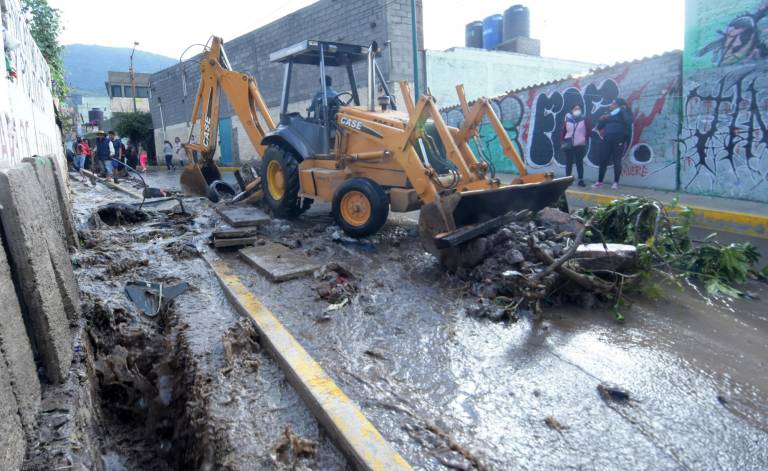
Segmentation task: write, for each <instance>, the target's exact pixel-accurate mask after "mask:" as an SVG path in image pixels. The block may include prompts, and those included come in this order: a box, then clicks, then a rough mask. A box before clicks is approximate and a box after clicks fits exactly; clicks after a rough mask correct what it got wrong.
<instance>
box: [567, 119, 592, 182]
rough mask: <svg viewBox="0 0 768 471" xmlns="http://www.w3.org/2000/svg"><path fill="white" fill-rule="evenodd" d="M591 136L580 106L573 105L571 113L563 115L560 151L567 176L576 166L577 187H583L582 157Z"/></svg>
mask: <svg viewBox="0 0 768 471" xmlns="http://www.w3.org/2000/svg"><path fill="white" fill-rule="evenodd" d="M591 134H592V126H591V125H590V124H589V121H588V120H587V119H586V118H585V117H584V114H583V112H582V110H581V105H579V104H576V105H573V107H572V108H571V111H570V112H569V113H568V114H567V115H565V125H564V126H563V138H562V144H561V145H560V150H562V151H563V154H565V174H566V175H567V176H569V177H570V176H571V173H572V172H573V166H574V165H576V174H577V175H578V177H579V179H578V185H579V186H584V156H585V155H587V140H588V139H589V136H590V135H591Z"/></svg>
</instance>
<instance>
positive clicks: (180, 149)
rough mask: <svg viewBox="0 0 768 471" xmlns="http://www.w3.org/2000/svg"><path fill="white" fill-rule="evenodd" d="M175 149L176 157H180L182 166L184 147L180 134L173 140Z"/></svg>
mask: <svg viewBox="0 0 768 471" xmlns="http://www.w3.org/2000/svg"><path fill="white" fill-rule="evenodd" d="M173 150H174V151H175V152H176V158H177V159H179V163H180V164H181V166H182V167H183V166H184V152H185V151H184V147H182V145H181V139H180V138H179V136H176V138H175V139H174V140H173Z"/></svg>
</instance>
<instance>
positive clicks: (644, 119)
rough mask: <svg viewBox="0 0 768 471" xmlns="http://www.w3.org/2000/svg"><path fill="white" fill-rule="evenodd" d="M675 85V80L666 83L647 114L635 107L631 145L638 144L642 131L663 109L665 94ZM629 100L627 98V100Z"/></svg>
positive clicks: (667, 94)
mask: <svg viewBox="0 0 768 471" xmlns="http://www.w3.org/2000/svg"><path fill="white" fill-rule="evenodd" d="M647 85H648V84H645V85H643V87H642V88H641V90H644V89H645V87H646V86H647ZM674 85H675V81H674V80H673V81H672V82H670V83H669V85H667V88H666V90H664V92H663V93H662V94H661V96H660V97H659V98H657V99H656V102H655V103H654V104H653V108H651V112H650V113H649V114H645V113H641V112H640V109H639V108H638V109H636V110H635V112H634V124H633V126H634V128H633V129H634V132H633V133H632V145H635V144H638V143H639V142H640V138H641V137H642V135H643V131H645V129H646V128H647V127H648V126H650V125H651V124H653V121H654V120H655V119H656V116H658V115H659V113H661V110H663V109H664V105H665V104H666V102H667V96H669V93H670V92H671V91H672V90H673V87H674ZM627 101H629V100H627Z"/></svg>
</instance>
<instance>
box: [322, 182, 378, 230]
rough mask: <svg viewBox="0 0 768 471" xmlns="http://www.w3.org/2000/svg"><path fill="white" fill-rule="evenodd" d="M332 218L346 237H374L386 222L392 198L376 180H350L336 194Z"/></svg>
mask: <svg viewBox="0 0 768 471" xmlns="http://www.w3.org/2000/svg"><path fill="white" fill-rule="evenodd" d="M332 212H333V218H334V219H335V220H336V224H338V225H339V226H340V227H341V228H342V229H343V230H344V232H345V233H347V235H349V236H351V237H366V236H369V235H373V234H375V233H376V232H378V231H379V229H381V226H383V225H384V223H385V222H387V216H389V198H388V197H387V194H386V193H385V192H384V189H383V188H382V187H380V186H379V185H378V184H377V183H376V182H374V181H373V180H369V179H367V178H351V179H349V180H347V181H345V182H344V183H342V184H341V185H339V187H338V188H337V189H336V193H335V194H334V195H333V206H332Z"/></svg>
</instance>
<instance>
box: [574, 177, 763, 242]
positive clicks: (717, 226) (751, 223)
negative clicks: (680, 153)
mask: <svg viewBox="0 0 768 471" xmlns="http://www.w3.org/2000/svg"><path fill="white" fill-rule="evenodd" d="M626 195H632V196H643V197H648V198H653V199H656V200H659V201H661V202H663V203H671V202H672V200H674V199H675V198H677V199H678V201H679V202H680V204H681V205H683V206H687V207H689V208H691V209H692V210H693V221H692V225H693V226H694V227H698V228H702V229H707V230H712V231H718V232H729V233H732V234H739V235H744V236H748V237H755V238H759V239H768V204H766V203H759V202H757V201H745V200H736V199H729V198H719V197H716V196H702V195H692V194H689V193H678V192H674V191H660V190H650V189H647V188H637V187H629V186H622V187H620V188H619V189H618V190H611V189H610V187H609V186H606V187H603V188H590V187H587V188H580V187H576V186H572V187H571V188H569V189H568V192H567V197H568V204H569V205H570V207H571V209H573V208H581V207H584V206H594V205H597V204H605V203H609V202H611V201H612V200H614V199H616V198H617V197H621V196H626Z"/></svg>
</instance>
